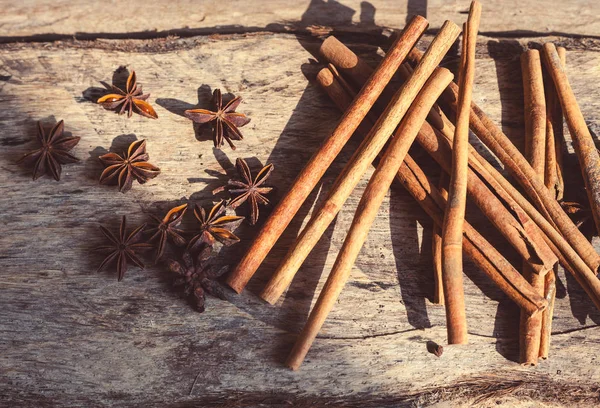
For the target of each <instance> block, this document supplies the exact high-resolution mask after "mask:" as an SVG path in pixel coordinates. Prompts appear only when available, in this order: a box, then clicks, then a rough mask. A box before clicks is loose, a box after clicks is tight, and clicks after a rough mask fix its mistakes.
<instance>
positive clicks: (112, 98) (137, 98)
mask: <svg viewBox="0 0 600 408" xmlns="http://www.w3.org/2000/svg"><path fill="white" fill-rule="evenodd" d="M107 87H108V90H109V91H112V92H113V93H109V94H108V95H104V96H103V97H102V98H100V99H98V103H99V104H101V105H102V106H103V107H104V108H105V109H111V110H112V109H115V110H116V109H117V108H119V107H120V109H119V115H122V114H123V113H125V112H127V117H129V118H130V117H131V115H132V114H133V111H135V112H136V113H139V114H140V115H142V116H145V117H147V118H151V119H158V115H157V114H156V112H155V111H154V108H153V107H152V106H150V104H149V103H148V102H146V99H148V98H149V97H150V94H144V93H143V92H142V86H141V85H139V84H138V83H137V77H136V75H135V71H133V70H132V71H131V73H130V74H129V78H127V87H126V89H125V91H123V90H122V89H121V88H119V87H116V86H114V85H109V86H107Z"/></svg>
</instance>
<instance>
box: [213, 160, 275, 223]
mask: <svg viewBox="0 0 600 408" xmlns="http://www.w3.org/2000/svg"><path fill="white" fill-rule="evenodd" d="M235 168H236V169H237V172H238V174H239V175H240V178H241V179H242V181H237V180H229V181H228V182H227V185H225V186H222V187H219V188H217V189H215V190H213V194H217V193H219V192H220V191H223V190H224V189H227V190H229V192H230V193H233V194H239V195H238V196H237V197H235V198H234V199H233V200H231V201H230V202H229V204H228V205H229V207H231V208H234V209H235V208H237V207H239V206H240V205H242V204H243V203H244V202H245V201H246V200H248V201H249V202H250V224H251V225H254V224H256V222H257V221H258V205H259V204H264V205H267V204H269V199H268V198H267V197H265V196H264V195H265V194H269V193H270V192H271V190H273V187H264V186H263V183H264V182H265V181H266V180H267V178H268V177H269V176H270V175H271V172H272V171H273V164H268V165H266V166H265V167H263V168H262V169H261V170H260V171H259V172H258V174H257V175H256V177H254V178H252V173H251V172H250V167H248V163H246V161H245V160H244V159H240V158H238V159H237V160H236V161H235Z"/></svg>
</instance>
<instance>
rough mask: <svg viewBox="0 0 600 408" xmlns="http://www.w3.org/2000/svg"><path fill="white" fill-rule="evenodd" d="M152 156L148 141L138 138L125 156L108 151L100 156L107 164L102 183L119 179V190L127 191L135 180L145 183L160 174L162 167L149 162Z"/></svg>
mask: <svg viewBox="0 0 600 408" xmlns="http://www.w3.org/2000/svg"><path fill="white" fill-rule="evenodd" d="M149 158H150V156H149V155H148V153H146V141H145V140H143V139H142V140H136V141H135V142H133V143H132V144H131V145H129V148H128V149H127V154H123V156H121V155H119V154H117V153H107V154H105V155H102V156H100V157H99V159H100V161H101V162H102V163H103V164H104V165H105V166H106V168H105V169H104V171H103V172H102V174H101V175H100V184H109V183H111V182H113V181H115V180H116V181H117V183H118V185H119V191H120V192H122V193H125V192H127V191H129V190H131V186H132V184H133V180H134V179H135V180H137V181H138V183H140V184H144V183H145V182H146V181H148V180H150V179H153V178H154V177H156V176H158V175H159V174H160V169H159V168H158V167H156V166H154V165H153V164H150V163H148V162H147V160H148V159H149Z"/></svg>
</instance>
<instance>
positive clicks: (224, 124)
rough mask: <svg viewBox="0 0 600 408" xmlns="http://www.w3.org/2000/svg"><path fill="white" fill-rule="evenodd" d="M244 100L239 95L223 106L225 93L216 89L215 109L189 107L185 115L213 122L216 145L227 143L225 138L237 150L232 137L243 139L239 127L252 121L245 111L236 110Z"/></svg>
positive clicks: (218, 147)
mask: <svg viewBox="0 0 600 408" xmlns="http://www.w3.org/2000/svg"><path fill="white" fill-rule="evenodd" d="M241 102H242V98H241V97H240V96H237V97H235V98H233V99H232V100H230V101H229V102H227V104H226V105H225V106H223V95H222V94H221V90H220V89H215V90H214V92H213V104H214V105H215V109H216V110H215V111H210V110H208V109H189V110H186V111H185V116H187V117H188V118H189V119H191V120H193V121H194V122H196V123H199V124H206V123H211V124H212V128H213V140H214V143H215V147H216V148H217V149H220V148H221V146H223V145H224V144H225V142H224V141H225V140H226V141H227V143H229V146H230V147H231V148H232V149H233V150H235V145H234V144H233V141H232V139H234V140H242V139H243V138H244V136H243V135H242V132H240V131H239V129H238V128H239V127H242V126H245V125H247V124H248V123H250V118H249V117H247V116H246V115H244V114H243V113H238V112H236V111H235V110H236V109H237V107H238V106H239V105H240V103H241Z"/></svg>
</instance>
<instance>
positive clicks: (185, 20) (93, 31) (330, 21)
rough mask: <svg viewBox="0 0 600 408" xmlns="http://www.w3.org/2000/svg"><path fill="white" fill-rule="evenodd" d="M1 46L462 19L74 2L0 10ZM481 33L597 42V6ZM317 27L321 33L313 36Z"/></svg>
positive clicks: (491, 24)
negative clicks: (24, 42) (47, 40)
mask: <svg viewBox="0 0 600 408" xmlns="http://www.w3.org/2000/svg"><path fill="white" fill-rule="evenodd" d="M2 3H3V4H2V14H1V15H0V42H2V41H4V42H6V41H10V40H12V39H15V38H19V37H29V36H37V37H33V38H31V39H32V40H40V39H42V40H43V39H44V36H47V37H48V38H57V37H58V38H60V37H64V38H71V37H72V36H77V37H78V38H95V37H99V38H102V37H105V38H119V36H121V37H124V38H131V37H132V36H135V37H137V38H151V37H155V36H164V35H166V34H173V35H184V36H189V35H199V34H213V33H215V32H221V33H238V32H248V31H274V32H289V31H305V30H319V29H323V28H326V27H330V28H332V29H335V30H336V31H353V32H365V31H368V32H375V31H377V30H378V29H380V28H382V27H391V28H394V29H395V28H398V27H399V26H402V25H403V24H404V22H405V21H407V18H408V17H410V16H412V15H414V14H420V15H423V16H425V17H427V18H428V20H429V21H430V23H431V26H430V28H431V29H434V30H436V29H438V28H439V27H441V25H442V23H443V22H444V20H448V19H449V20H453V21H455V22H456V23H457V24H458V23H462V22H463V21H464V20H465V19H466V14H467V12H468V8H469V2H468V1H462V0H460V1H459V0H452V1H449V0H371V1H361V0H345V1H340V2H338V1H335V0H302V1H289V0H264V1H261V2H260V5H259V6H255V5H253V2H249V1H247V0H232V1H227V2H224V1H217V0H204V1H193V0H182V1H176V2H173V1H171V2H168V1H156V2H147V1H144V0H130V1H128V2H126V3H124V2H121V1H118V0H112V1H88V2H82V1H79V2H73V1H68V0H42V1H39V0H23V1H6V0H5V1H4V2H2ZM484 7H485V9H484V18H485V15H486V14H487V15H488V17H489V18H487V19H486V22H485V27H482V31H481V32H482V33H487V34H488V35H489V34H491V33H495V34H500V33H502V34H505V35H513V36H514V35H532V34H533V35H543V34H552V33H554V34H557V33H563V34H568V35H584V36H596V37H597V36H598V33H599V32H600V31H599V30H600V19H598V14H600V4H599V3H598V2H597V1H594V0H570V1H564V0H549V1H537V2H536V1H519V0H508V1H507V0H488V1H486V2H485V4H484ZM319 27H320V28H319Z"/></svg>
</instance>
